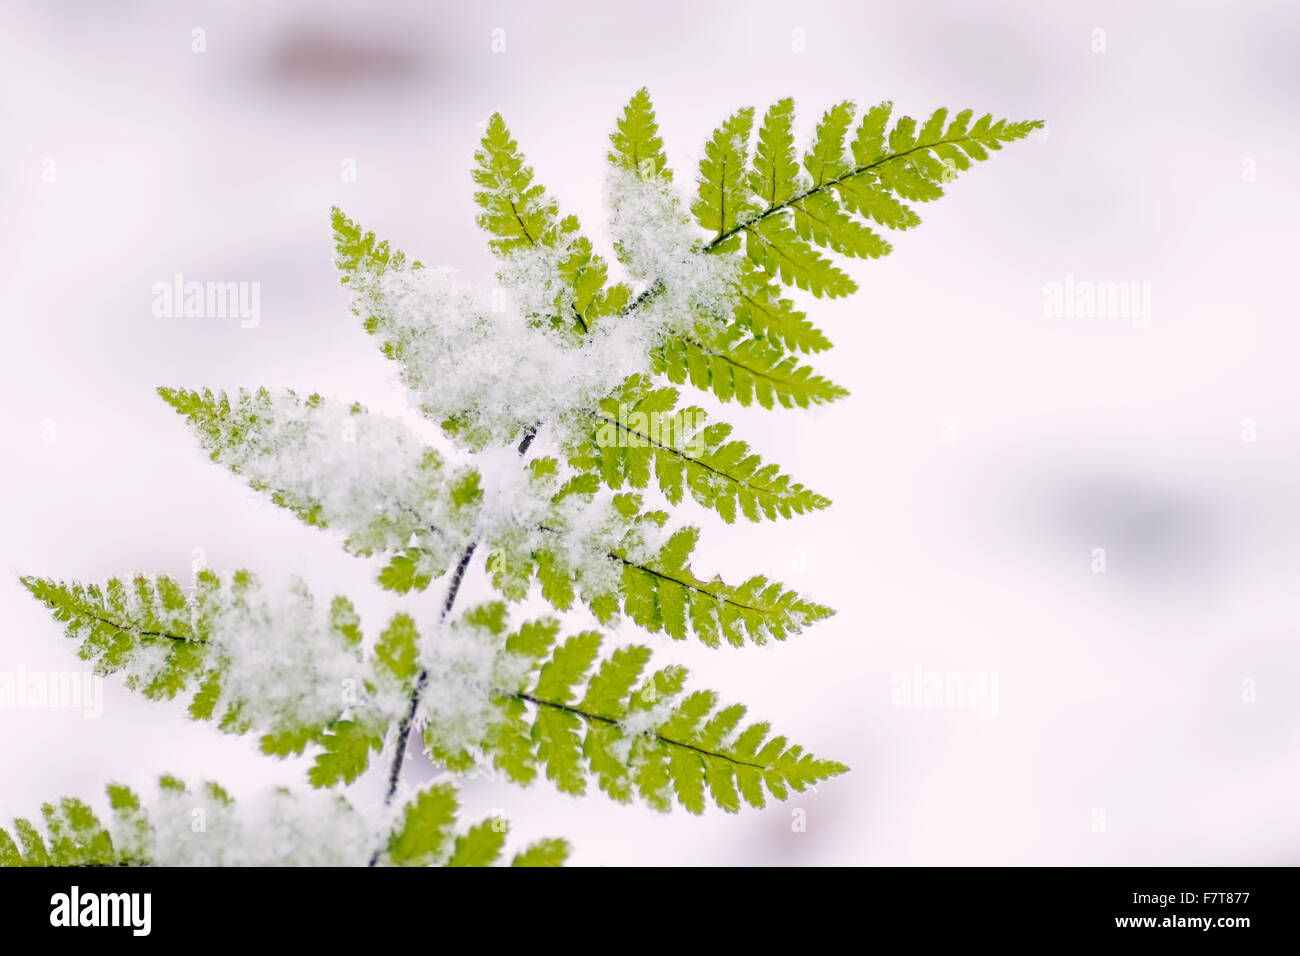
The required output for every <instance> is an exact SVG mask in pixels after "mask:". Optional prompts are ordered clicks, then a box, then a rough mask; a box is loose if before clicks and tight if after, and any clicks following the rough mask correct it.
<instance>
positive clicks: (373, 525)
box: [219, 390, 466, 561]
mask: <svg viewBox="0 0 1300 956" xmlns="http://www.w3.org/2000/svg"><path fill="white" fill-rule="evenodd" d="M269 403H270V405H269V408H265V409H263V408H257V409H256V412H258V413H259V414H257V417H256V419H255V420H253V421H252V422H251V423H243V422H241V423H240V424H242V425H243V428H242V431H241V435H240V438H241V440H240V441H239V442H238V443H236V444H233V445H230V444H224V445H223V446H222V447H220V449H219V452H220V460H221V461H222V463H223V464H226V465H227V466H229V467H230V468H232V469H233V470H235V471H237V472H238V473H239V474H241V475H243V476H244V477H245V478H247V479H248V480H249V481H250V482H251V483H252V484H253V485H254V486H255V487H260V488H269V489H272V490H274V491H275V492H277V493H278V495H279V497H280V498H281V499H282V500H283V502H284V503H285V504H286V505H288V506H289V507H292V508H294V509H295V510H298V511H303V512H311V513H312V514H313V515H314V517H315V518H316V519H317V520H318V521H320V522H323V523H324V524H326V525H328V526H332V527H337V528H339V529H341V530H343V531H345V532H346V533H347V534H348V547H349V549H350V550H352V551H355V552H360V553H366V552H369V551H392V550H400V549H402V548H404V547H406V546H407V544H408V543H409V542H410V540H411V538H412V535H414V536H415V537H416V538H417V539H419V541H420V543H421V546H422V547H424V548H426V549H428V550H430V551H431V552H433V553H435V554H436V556H437V557H438V558H441V559H442V560H444V561H446V560H453V556H454V555H455V554H456V553H458V552H459V550H460V549H461V548H462V547H463V546H464V544H465V541H466V538H465V534H464V525H465V520H464V519H458V518H456V517H455V516H453V515H451V514H450V513H449V509H448V502H447V499H446V496H445V495H439V494H437V491H438V490H439V489H440V488H441V485H442V483H443V481H444V480H445V475H444V474H443V469H442V466H441V462H440V460H439V458H438V456H437V454H436V453H435V452H434V451H433V450H432V449H430V448H428V446H426V445H425V444H424V443H423V442H422V441H421V440H420V439H419V437H418V436H416V435H415V434H414V433H413V432H412V431H411V430H410V429H409V428H407V426H406V425H405V424H403V423H402V422H400V421H398V420H397V419H395V418H389V417H386V416H382V415H373V414H370V413H368V412H366V411H364V410H363V409H361V408H360V407H359V406H356V405H351V404H349V403H347V402H341V401H337V400H334V399H321V398H319V397H313V398H311V399H307V400H303V399H301V398H299V397H298V396H297V395H295V394H294V393H293V392H290V391H287V390H281V391H277V392H273V393H270V397H269ZM433 529H437V530H436V531H435V530H433Z"/></svg>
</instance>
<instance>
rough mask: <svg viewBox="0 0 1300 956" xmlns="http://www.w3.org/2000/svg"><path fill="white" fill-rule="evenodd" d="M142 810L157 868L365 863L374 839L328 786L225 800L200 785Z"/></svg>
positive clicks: (162, 797)
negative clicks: (150, 830) (145, 814)
mask: <svg viewBox="0 0 1300 956" xmlns="http://www.w3.org/2000/svg"><path fill="white" fill-rule="evenodd" d="M146 813H147V815H148V819H149V821H150V823H151V824H152V826H153V830H154V834H153V838H152V841H151V842H152V847H151V848H150V854H149V855H150V858H151V859H152V861H153V863H154V864H155V865H157V866H364V865H365V864H366V862H367V861H368V859H369V856H370V853H371V852H373V849H374V845H375V836H374V833H373V832H372V830H371V828H370V826H369V825H368V824H367V822H366V820H365V819H364V817H362V815H361V814H359V813H357V812H355V811H354V810H353V809H352V808H351V806H349V805H348V804H347V803H346V802H344V801H343V800H342V799H340V798H339V797H338V796H336V795H333V794H330V793H329V792H327V791H308V792H304V793H299V794H290V793H288V792H287V791H284V790H271V791H267V792H264V793H262V794H259V795H255V796H253V797H249V798H244V799H241V800H240V801H239V802H238V803H229V802H227V801H226V800H225V799H222V798H221V797H220V796H218V795H216V794H213V793H210V792H208V791H207V790H206V789H205V790H202V791H199V792H194V791H185V792H179V791H174V790H164V791H163V792H162V794H161V795H160V796H159V798H158V800H157V801H156V802H154V803H153V804H150V805H148V806H147V807H146Z"/></svg>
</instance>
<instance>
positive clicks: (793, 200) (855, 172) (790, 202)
mask: <svg viewBox="0 0 1300 956" xmlns="http://www.w3.org/2000/svg"><path fill="white" fill-rule="evenodd" d="M974 138H975V137H973V136H958V137H956V138H955V139H941V140H939V141H938V142H935V143H926V144H925V145H923V146H913V147H912V148H911V149H905V150H903V151H902V152H901V153H890V154H889V155H888V156H881V157H880V158H879V159H877V160H875V161H874V162H870V163H867V164H866V165H865V166H855V167H853V168H852V169H850V170H849V171H848V172H845V173H842V174H840V175H839V176H836V177H835V178H834V179H828V180H826V181H825V182H823V183H819V184H818V185H816V186H813V187H812V188H811V189H808V190H805V191H804V192H801V193H799V194H798V195H795V196H791V197H790V198H789V199H787V200H785V201H784V202H782V203H778V204H777V205H775V206H769V207H768V208H767V209H765V210H764V211H763V212H761V213H759V214H758V215H757V216H755V217H754V218H753V219H749V220H746V221H745V222H741V223H737V224H736V225H734V226H732V227H731V228H730V229H728V230H727V231H726V232H720V233H719V234H718V235H717V236H716V237H714V238H713V239H711V240H710V241H709V242H707V243H705V246H704V251H705V252H712V251H713V250H714V249H716V248H717V247H718V246H720V245H722V244H723V243H724V242H726V241H727V240H728V239H730V238H731V237H732V236H735V235H737V234H739V233H742V232H747V231H748V230H749V229H750V228H751V227H752V226H756V225H758V224H759V223H760V222H762V221H763V220H764V219H770V218H771V217H773V216H775V215H777V214H779V213H781V212H784V211H785V210H786V209H789V208H790V207H792V206H795V205H797V204H799V203H801V202H803V201H804V200H805V199H807V198H808V197H809V196H815V195H817V194H818V193H820V192H824V191H826V190H827V189H830V188H831V187H832V186H838V185H839V184H840V183H842V182H844V181H846V180H849V179H852V178H853V177H854V176H859V175H861V174H862V173H865V172H870V171H871V170H873V169H875V168H876V167H877V166H882V165H884V164H885V163H887V162H889V161H890V160H893V159H902V158H903V157H904V156H910V155H911V154H912V153H919V152H920V151H921V150H923V149H934V148H935V147H936V146H950V145H956V144H957V143H966V142H970V141H972V140H973V139H974Z"/></svg>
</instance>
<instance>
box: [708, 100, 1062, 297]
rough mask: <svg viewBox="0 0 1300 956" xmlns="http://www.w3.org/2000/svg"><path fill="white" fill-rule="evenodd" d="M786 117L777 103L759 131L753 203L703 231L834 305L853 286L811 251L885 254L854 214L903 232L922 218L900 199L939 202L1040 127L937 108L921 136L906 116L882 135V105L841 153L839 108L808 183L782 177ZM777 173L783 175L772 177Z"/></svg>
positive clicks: (885, 119) (725, 249) (845, 123)
mask: <svg viewBox="0 0 1300 956" xmlns="http://www.w3.org/2000/svg"><path fill="white" fill-rule="evenodd" d="M790 110H791V102H790V101H789V100H781V101H779V102H778V103H777V104H775V105H774V106H773V107H772V108H771V109H770V110H769V111H768V115H767V119H766V120H765V122H764V127H763V130H762V131H760V137H759V153H758V155H757V156H756V159H755V166H754V169H753V171H752V173H751V175H750V177H749V180H748V184H749V187H750V190H751V192H752V193H753V194H755V195H757V196H758V198H759V200H760V202H759V203H758V204H757V205H756V204H755V203H754V202H753V200H752V197H750V196H745V195H736V196H733V197H731V202H732V203H733V205H734V206H735V208H737V209H740V210H743V212H742V214H740V215H738V216H736V217H735V218H734V219H733V220H732V221H731V222H730V223H726V224H723V226H722V227H721V228H717V227H716V226H715V221H716V216H715V217H713V218H711V219H710V220H709V221H708V222H705V221H703V220H701V222H700V224H701V225H702V226H704V227H705V228H706V229H708V230H710V231H712V230H714V229H715V228H717V233H716V235H714V236H713V237H712V238H711V239H710V241H709V243H708V245H707V248H708V249H709V250H710V251H713V252H719V253H731V252H734V251H735V250H736V249H737V239H738V238H739V237H741V236H743V237H744V244H745V252H746V255H747V256H748V257H749V259H750V260H751V261H752V262H754V263H756V264H758V265H759V266H761V267H762V268H763V269H764V271H765V272H766V273H767V274H768V275H769V276H772V277H779V278H780V280H781V282H783V283H784V284H786V285H793V286H797V287H798V288H800V289H804V290H807V291H809V292H811V293H812V294H813V295H815V296H822V295H825V296H828V297H832V298H833V297H836V296H840V295H847V294H849V293H851V292H853V291H854V290H855V289H856V285H855V284H854V282H853V280H852V279H850V278H849V277H848V276H847V275H846V274H844V273H843V272H842V271H841V270H839V269H838V268H837V267H836V266H835V265H834V264H833V263H832V262H830V261H829V260H828V259H826V258H825V257H823V256H821V255H820V254H819V253H818V252H817V251H816V250H815V249H814V248H813V246H814V245H815V246H818V247H821V248H824V249H830V250H832V251H834V252H836V253H839V254H840V255H845V256H850V257H858V258H877V257H879V256H883V255H887V254H888V253H889V251H890V245H889V243H888V242H886V241H885V240H884V239H882V238H881V237H880V236H878V235H877V234H876V233H875V232H874V231H873V230H872V229H871V228H870V227H868V226H867V225H866V224H865V223H863V222H862V221H859V220H858V219H855V218H854V214H856V215H860V216H863V217H866V218H868V219H871V220H873V221H874V222H876V223H877V224H879V225H882V226H885V227H886V228H890V229H907V228H910V227H911V226H914V225H916V224H917V223H918V222H919V221H920V220H919V217H917V215H916V213H915V212H914V211H913V210H912V209H911V208H909V207H908V206H907V205H906V204H905V203H904V202H902V200H907V201H909V202H911V201H918V202H928V201H930V200H932V199H937V198H938V197H940V196H942V195H943V185H942V184H944V183H947V182H949V181H951V179H953V178H954V176H955V174H956V172H957V171H959V170H965V169H968V168H969V167H970V165H971V160H972V159H974V160H983V159H987V158H988V151H989V150H995V149H1000V148H1001V147H1002V145H1003V144H1004V143H1007V142H1012V141H1014V140H1017V139H1022V138H1024V137H1025V136H1027V135H1028V134H1029V133H1030V132H1032V131H1033V130H1035V129H1037V128H1039V127H1040V126H1041V125H1042V124H1041V123H1039V122H1037V121H1033V122H1020V123H1011V122H1007V121H1006V120H999V121H997V122H994V121H993V117H992V116H991V115H989V116H985V117H983V118H981V119H980V120H979V121H978V122H976V124H975V125H974V126H971V125H970V118H971V115H972V114H971V112H970V111H969V110H967V111H964V112H962V113H959V114H957V116H956V117H955V118H954V119H953V121H952V123H950V124H948V125H947V126H946V127H945V125H944V124H945V121H946V119H947V115H948V111H947V110H946V109H940V110H937V111H936V112H935V113H934V114H932V115H931V117H930V118H929V119H928V120H927V121H926V123H925V124H924V125H923V126H922V127H921V128H920V129H919V130H918V129H917V127H916V121H915V120H913V119H912V118H911V117H906V116H905V117H902V118H900V119H899V120H898V121H897V122H896V123H895V124H894V127H893V129H889V126H888V123H889V116H890V113H891V112H892V106H891V105H890V104H889V103H882V104H880V105H879V106H876V107H874V108H872V109H870V110H868V111H867V112H866V113H865V114H864V116H863V118H862V120H861V122H860V123H859V125H858V128H857V130H856V132H855V134H854V137H853V140H852V142H851V143H850V144H848V147H847V151H846V139H847V136H848V132H849V128H850V126H851V124H852V121H853V110H854V107H853V104H852V103H850V102H847V101H846V102H844V103H840V104H837V105H836V106H833V107H832V108H831V109H829V110H828V111H827V112H826V113H825V114H824V115H823V117H822V119H821V121H820V122H819V123H818V125H817V130H816V132H815V134H814V137H813V142H812V144H811V146H810V148H809V149H808V151H807V152H806V153H805V155H804V160H803V167H804V169H805V170H806V171H807V174H808V176H809V177H811V179H810V180H809V179H807V178H804V177H802V176H799V177H797V178H796V177H792V176H791V175H790V173H789V167H788V160H789V158H790V156H791V155H792V149H793V143H792V141H791V137H790V135H789V127H790V119H789V115H788V114H789V112H790ZM746 132H747V131H746ZM716 137H717V134H715V140H716ZM715 166H716V163H715ZM777 168H780V169H781V170H782V173H781V174H779V175H778V174H777V172H776V169H777ZM716 205H717V204H716V202H714V203H710V204H706V207H705V208H706V209H712V208H715V207H716Z"/></svg>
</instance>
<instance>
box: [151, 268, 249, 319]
mask: <svg viewBox="0 0 1300 956" xmlns="http://www.w3.org/2000/svg"><path fill="white" fill-rule="evenodd" d="M152 292H153V297H154V298H153V314H154V315H155V316H156V317H158V318H160V319H227V318H230V319H236V318H237V319H239V320H240V321H239V325H240V328H244V329H255V328H257V327H258V325H260V324H261V322H262V283H260V282H195V281H190V282H186V281H185V276H184V275H182V274H181V273H179V272H178V273H176V275H174V276H173V277H172V279H171V281H170V282H168V281H166V280H160V281H158V282H155V283H154V284H153V289H152Z"/></svg>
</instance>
